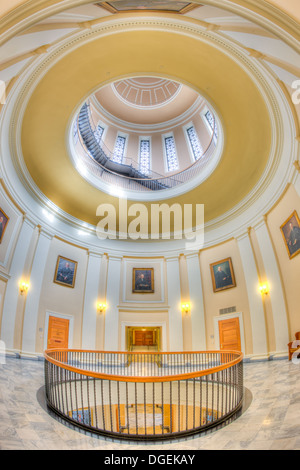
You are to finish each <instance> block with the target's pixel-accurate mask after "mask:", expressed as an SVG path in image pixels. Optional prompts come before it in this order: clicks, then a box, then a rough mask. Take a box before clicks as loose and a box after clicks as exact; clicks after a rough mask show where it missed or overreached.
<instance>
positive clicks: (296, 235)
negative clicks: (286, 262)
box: [280, 211, 300, 259]
mask: <svg viewBox="0 0 300 470" xmlns="http://www.w3.org/2000/svg"><path fill="white" fill-rule="evenodd" d="M280 229H281V233H282V236H283V240H284V243H285V246H286V249H287V252H288V255H289V258H290V259H291V258H294V256H296V255H298V254H299V253H300V220H299V217H298V214H297V212H296V211H294V212H293V213H292V214H291V215H290V217H289V218H288V219H287V220H286V221H285V222H284V223H283V224H282V225H281V227H280Z"/></svg>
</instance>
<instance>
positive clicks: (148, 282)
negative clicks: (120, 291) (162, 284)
mask: <svg viewBox="0 0 300 470" xmlns="http://www.w3.org/2000/svg"><path fill="white" fill-rule="evenodd" d="M132 292H133V293H140V294H141V293H144V294H145V293H147V294H151V293H153V292H154V270H153V268H133V274H132Z"/></svg>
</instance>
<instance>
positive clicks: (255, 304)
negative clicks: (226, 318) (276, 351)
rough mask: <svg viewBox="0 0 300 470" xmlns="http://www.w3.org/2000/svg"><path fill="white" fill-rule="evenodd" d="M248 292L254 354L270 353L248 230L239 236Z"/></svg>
mask: <svg viewBox="0 0 300 470" xmlns="http://www.w3.org/2000/svg"><path fill="white" fill-rule="evenodd" d="M237 243H238V247H239V251H240V256H241V259H242V264H243V270H244V276H245V281H246V288H247V294H248V301H249V308H250V318H251V328H252V344H253V355H266V354H267V353H268V344H267V335H266V321H265V312H264V306H263V301H262V297H261V294H260V292H259V277H258V272H257V268H256V263H255V258H254V254H253V250H252V246H251V242H250V238H249V234H248V232H246V233H244V234H243V235H241V236H239V237H238V238H237Z"/></svg>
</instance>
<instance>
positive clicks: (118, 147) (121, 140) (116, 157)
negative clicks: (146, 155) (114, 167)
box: [113, 135, 126, 163]
mask: <svg viewBox="0 0 300 470" xmlns="http://www.w3.org/2000/svg"><path fill="white" fill-rule="evenodd" d="M125 144H126V137H122V136H121V135H118V137H117V140H116V143H115V148H114V154H113V161H114V162H117V163H122V161H123V157H124V152H125Z"/></svg>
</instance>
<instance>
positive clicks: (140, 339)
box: [134, 330, 144, 346]
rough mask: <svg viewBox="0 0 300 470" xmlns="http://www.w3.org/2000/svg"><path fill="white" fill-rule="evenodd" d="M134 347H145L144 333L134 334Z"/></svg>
mask: <svg viewBox="0 0 300 470" xmlns="http://www.w3.org/2000/svg"><path fill="white" fill-rule="evenodd" d="M134 333H135V334H134V346H143V345H144V333H143V331H138V330H136V331H135V332H134Z"/></svg>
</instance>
